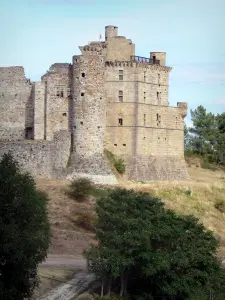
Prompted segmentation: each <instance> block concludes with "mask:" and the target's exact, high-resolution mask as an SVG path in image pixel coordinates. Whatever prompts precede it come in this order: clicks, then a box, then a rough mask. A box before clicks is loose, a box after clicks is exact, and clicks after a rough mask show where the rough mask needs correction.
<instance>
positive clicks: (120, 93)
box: [119, 91, 123, 102]
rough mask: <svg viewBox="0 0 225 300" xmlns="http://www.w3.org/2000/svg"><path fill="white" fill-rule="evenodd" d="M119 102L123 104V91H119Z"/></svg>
mask: <svg viewBox="0 0 225 300" xmlns="http://www.w3.org/2000/svg"><path fill="white" fill-rule="evenodd" d="M119 102H123V91H119Z"/></svg>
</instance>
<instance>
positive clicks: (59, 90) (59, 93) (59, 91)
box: [56, 86, 64, 98]
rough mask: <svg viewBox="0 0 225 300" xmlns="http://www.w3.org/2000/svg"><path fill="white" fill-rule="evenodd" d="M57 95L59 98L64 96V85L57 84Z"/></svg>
mask: <svg viewBox="0 0 225 300" xmlns="http://www.w3.org/2000/svg"><path fill="white" fill-rule="evenodd" d="M56 96H57V97H59V98H63V97H64V86H56Z"/></svg>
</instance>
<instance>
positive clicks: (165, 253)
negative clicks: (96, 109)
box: [85, 189, 221, 300]
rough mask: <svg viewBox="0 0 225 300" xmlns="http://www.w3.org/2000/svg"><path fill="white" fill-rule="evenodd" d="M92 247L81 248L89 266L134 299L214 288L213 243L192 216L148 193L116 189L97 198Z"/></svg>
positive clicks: (183, 295)
mask: <svg viewBox="0 0 225 300" xmlns="http://www.w3.org/2000/svg"><path fill="white" fill-rule="evenodd" d="M96 213H97V219H96V226H95V230H96V237H97V241H98V245H97V246H92V247H90V249H88V250H87V251H85V256H86V257H87V258H88V261H89V269H90V271H92V272H93V273H95V274H96V276H97V277H98V278H101V279H102V283H103V287H104V288H106V287H107V291H108V292H109V293H110V290H111V285H112V282H113V281H114V282H115V281H118V280H119V281H120V291H117V292H118V294H120V296H127V295H128V294H129V295H130V296H131V297H134V298H135V299H137V297H142V299H167V300H169V299H171V300H172V299H173V300H181V299H187V298H188V297H189V296H190V295H192V294H193V293H194V291H195V290H196V288H200V289H204V288H207V289H209V288H215V283H214V280H213V278H214V277H215V274H219V272H221V266H220V263H219V261H218V259H217V257H216V251H217V247H218V242H217V240H216V239H215V238H214V236H213V235H212V233H211V232H210V231H207V230H206V229H205V228H204V226H203V225H202V224H201V223H199V221H198V220H197V219H196V218H194V217H193V216H180V215H177V214H176V213H175V212H173V211H171V210H166V209H165V208H164V204H163V202H162V201H161V200H160V199H158V198H155V197H153V196H151V195H149V194H147V193H142V192H137V191H133V190H126V189H115V190H112V191H111V192H109V194H108V195H107V196H104V197H102V198H100V199H99V200H97V203H96Z"/></svg>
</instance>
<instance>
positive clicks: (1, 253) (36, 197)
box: [0, 155, 50, 300]
mask: <svg viewBox="0 0 225 300" xmlns="http://www.w3.org/2000/svg"><path fill="white" fill-rule="evenodd" d="M46 205H47V196H46V195H45V194H44V193H42V192H39V191H37V190H36V186H35V182H34V179H33V178H32V177H31V176H30V174H28V173H24V174H23V173H21V172H20V169H19V167H18V164H17V162H15V161H14V160H13V158H12V156H11V155H4V157H3V159H2V161H1V162H0V261H4V264H2V263H0V298H1V299H7V300H11V299H17V300H20V299H21V300H22V299H25V298H26V297H29V296H30V295H32V292H33V290H34V288H35V286H36V285H37V283H38V278H37V266H38V264H39V263H40V262H42V261H43V259H44V258H45V257H46V255H47V249H48V246H49V243H50V226H49V222H48V216H47V209H46Z"/></svg>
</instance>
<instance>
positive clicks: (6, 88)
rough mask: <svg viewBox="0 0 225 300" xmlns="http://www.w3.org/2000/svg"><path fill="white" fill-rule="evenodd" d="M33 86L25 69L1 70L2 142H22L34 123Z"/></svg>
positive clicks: (0, 138) (0, 136)
mask: <svg viewBox="0 0 225 300" xmlns="http://www.w3.org/2000/svg"><path fill="white" fill-rule="evenodd" d="M31 90H32V84H31V83H30V81H29V80H28V79H27V78H26V77H25V74H24V68H23V67H5V68H2V67H1V68H0V112H1V118H0V140H11V141H12V140H22V139H24V138H25V126H29V125H30V124H31V122H32V113H33V107H32V99H31Z"/></svg>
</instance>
